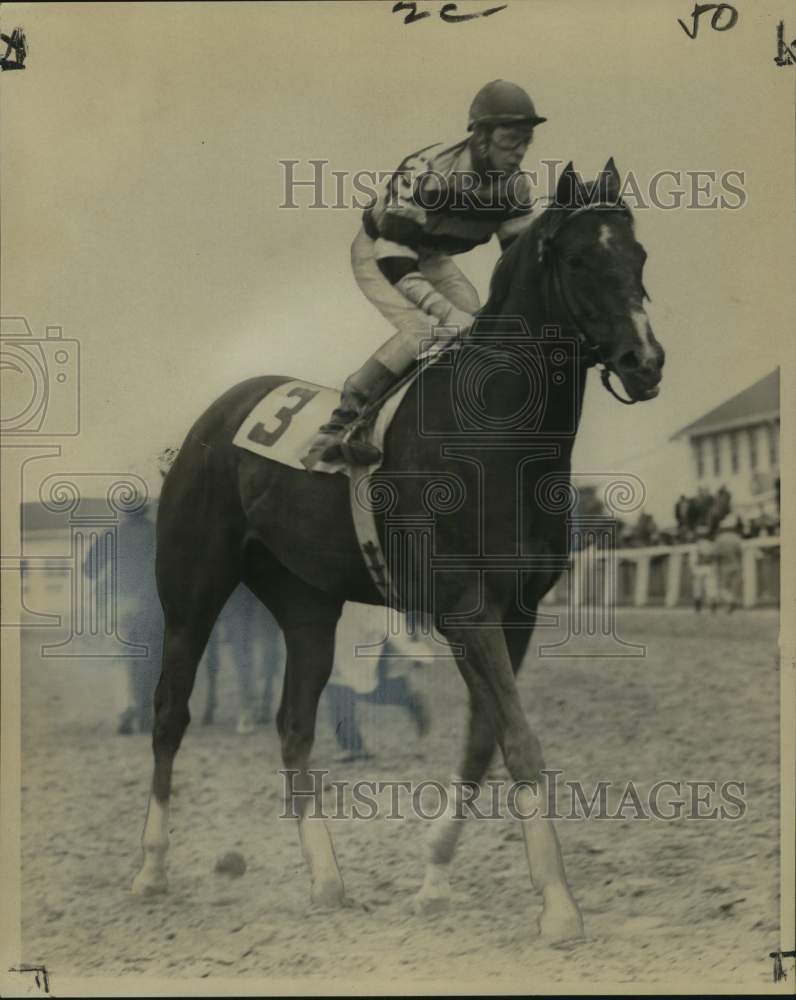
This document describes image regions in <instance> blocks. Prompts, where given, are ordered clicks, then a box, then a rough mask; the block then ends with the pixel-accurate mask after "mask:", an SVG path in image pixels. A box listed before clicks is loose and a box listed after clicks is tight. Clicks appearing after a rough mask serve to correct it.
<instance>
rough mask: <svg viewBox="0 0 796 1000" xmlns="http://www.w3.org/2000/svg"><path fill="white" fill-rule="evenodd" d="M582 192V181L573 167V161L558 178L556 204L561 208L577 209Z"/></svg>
mask: <svg viewBox="0 0 796 1000" xmlns="http://www.w3.org/2000/svg"><path fill="white" fill-rule="evenodd" d="M580 190H581V186H580V181H579V180H578V175H577V174H576V173H575V168H574V167H573V166H572V160H570V161H569V163H568V164H567V165H566V166H565V167H564V169H563V171H562V173H561V176H560V177H559V178H558V186H557V187H556V198H555V204H556V205H558V206H559V207H560V208H575V207H576V206H577V205H578V194H579V193H580Z"/></svg>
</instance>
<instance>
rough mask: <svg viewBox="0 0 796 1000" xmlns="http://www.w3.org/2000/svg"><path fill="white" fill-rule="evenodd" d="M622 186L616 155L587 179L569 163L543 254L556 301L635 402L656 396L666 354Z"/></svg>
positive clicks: (546, 223) (544, 233) (550, 213)
mask: <svg viewBox="0 0 796 1000" xmlns="http://www.w3.org/2000/svg"><path fill="white" fill-rule="evenodd" d="M619 190H620V179H619V174H618V173H617V170H616V167H615V166H614V161H613V160H612V159H611V160H609V161H608V163H607V165H606V167H605V169H604V170H603V172H602V173H601V174H600V176H599V178H598V179H597V180H596V181H593V182H591V183H589V184H582V183H581V182H580V181H579V179H578V177H577V174H575V172H574V170H573V169H572V164H571V163H569V164H568V165H567V167H566V168H565V169H564V172H563V173H562V175H561V178H560V180H559V183H558V187H557V190H556V197H555V202H554V203H553V205H552V206H551V207H550V208H549V209H548V210H547V212H546V213H545V215H544V216H543V217H542V220H541V221H542V225H541V226H540V232H539V236H540V240H539V254H540V258H541V260H542V263H543V266H544V268H545V271H546V273H547V274H548V276H549V278H550V280H551V283H552V289H553V294H554V295H555V296H556V298H557V299H558V306H559V308H561V309H563V310H564V313H565V315H566V318H567V320H568V321H569V322H571V323H572V324H573V325H574V327H575V328H576V330H577V332H578V334H579V335H580V336H581V338H582V339H583V341H585V343H584V347H585V348H586V349H587V350H590V351H591V352H592V353H593V355H594V359H595V360H596V361H600V362H602V363H603V364H604V365H605V367H606V368H607V369H609V370H610V371H613V372H615V373H616V374H617V375H618V376H619V378H620V379H621V380H622V384H623V386H624V388H625V391H626V392H627V394H628V395H629V397H630V399H631V400H632V401H633V402H636V401H640V400H646V399H652V398H653V397H655V396H657V395H658V391H659V390H658V384H659V382H660V381H661V369H662V368H663V361H664V352H663V348H662V347H661V345H660V344H659V343H658V341H657V340H656V339H655V336H654V334H653V332H652V328H651V326H650V323H649V319H648V318H647V313H646V312H645V310H644V300H645V299H646V298H647V294H646V292H645V290H644V285H643V283H642V271H643V269H644V261H645V259H646V253H645V252H644V248H643V247H642V246H641V244H640V243H639V242H638V241H637V240H636V238H635V235H634V232H633V217H632V215H631V213H630V210H629V209H628V208H627V207H626V206H625V205H623V204H622V202H621V199H620V195H619ZM606 384H607V383H606Z"/></svg>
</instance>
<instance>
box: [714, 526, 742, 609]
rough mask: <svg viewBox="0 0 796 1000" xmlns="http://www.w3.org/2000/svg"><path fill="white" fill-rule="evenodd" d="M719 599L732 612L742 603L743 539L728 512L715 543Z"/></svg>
mask: <svg viewBox="0 0 796 1000" xmlns="http://www.w3.org/2000/svg"><path fill="white" fill-rule="evenodd" d="M714 554H715V560H716V573H717V577H718V581H717V582H718V599H719V601H720V602H721V603H722V604H723V605H724V606H725V607H726V608H727V613H728V614H732V612H733V611H734V610H735V609H736V608H737V607H738V606H739V605H740V603H741V581H742V565H741V564H742V558H743V550H742V548H741V539H740V537H739V535H738V532H737V531H736V530H735V523H734V520H733V517H732V515H731V514H729V513H728V514H726V515H725V517H724V519H723V520H722V522H721V524H720V525H719V529H718V533H717V534H716V540H715V544H714Z"/></svg>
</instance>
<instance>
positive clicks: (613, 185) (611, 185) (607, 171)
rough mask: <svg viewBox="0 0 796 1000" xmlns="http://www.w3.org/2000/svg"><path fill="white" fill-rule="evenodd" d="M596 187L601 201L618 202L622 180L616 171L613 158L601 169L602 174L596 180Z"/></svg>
mask: <svg viewBox="0 0 796 1000" xmlns="http://www.w3.org/2000/svg"><path fill="white" fill-rule="evenodd" d="M597 185H598V189H599V192H600V197H601V199H602V200H603V201H607V202H611V203H613V202H617V201H619V192H620V190H621V187H622V179H621V178H620V176H619V171H618V170H617V169H616V164H615V163H614V158H613V156H612V157H611V159H610V160H609V161H608V162H607V163H606V164H605V166H604V167H603V169H602V173H601V174H600V176H599V178H598V179H597Z"/></svg>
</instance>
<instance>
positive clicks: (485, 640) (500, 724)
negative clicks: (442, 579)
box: [445, 619, 583, 942]
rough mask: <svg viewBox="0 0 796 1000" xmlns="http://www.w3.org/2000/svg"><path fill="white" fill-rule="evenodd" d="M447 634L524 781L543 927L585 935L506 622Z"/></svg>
mask: <svg viewBox="0 0 796 1000" xmlns="http://www.w3.org/2000/svg"><path fill="white" fill-rule="evenodd" d="M493 620H494V619H493ZM445 635H446V638H447V639H448V640H449V641H450V642H451V644H454V645H459V646H462V647H463V648H464V655H463V656H462V657H460V658H459V659H458V660H457V663H458V666H459V670H460V671H461V673H462V676H463V677H464V679H465V681H466V682H467V685H468V688H469V690H470V699H471V715H477V716H479V717H482V718H484V719H485V720H488V721H489V723H490V724H491V727H492V730H493V732H494V734H495V737H496V739H497V742H498V744H499V746H500V748H501V751H502V753H503V759H504V761H505V763H506V768H507V769H508V772H509V775H510V776H511V779H512V781H514V782H516V783H522V785H523V787H522V788H521V789H520V791H519V793H518V794H517V796H516V804H517V811H518V814H519V815H520V816H527V817H529V818H528V819H523V820H522V821H521V822H522V827H523V834H524V838H525V850H526V854H527V857H528V864H529V868H530V875H531V881H532V882H533V884H534V886H535V887H536V888H537V890H538V891H540V892H541V893H542V898H543V910H542V915H541V918H540V921H539V927H540V932H541V934H542V936H543V937H544V938H545V939H547V940H549V941H551V942H561V941H566V940H573V939H578V938H581V937H583V921H582V918H581V915H580V911H579V910H578V907H577V904H576V903H575V900H574V899H573V897H572V893H571V891H570V888H569V885H568V883H567V878H566V874H565V872H564V862H563V859H562V856H561V848H560V846H559V843H558V837H557V836H556V832H555V828H554V827H553V824H552V821H551V820H550V819H549V818H547V817H546V816H545V807H546V803H547V794H546V787H545V785H546V780H545V776H544V774H543V773H542V772H543V771H544V767H545V764H544V758H543V756H542V748H541V745H540V743H539V740H538V738H537V737H536V735H535V734H534V733H533V732H532V731H531V728H530V726H529V725H528V720H527V719H526V717H525V713H524V712H523V709H522V704H521V702H520V697H519V693H518V691H517V685H516V682H515V678H514V671H513V669H512V663H511V658H510V656H509V651H508V647H507V644H506V637H505V633H504V631H503V629H502V628H501V627H500V626H484V627H480V628H479V627H475V628H458V627H457V628H448V629H446V630H445ZM476 731H477V730H476ZM484 731H485V730H484ZM472 732H473V727H472V724H471V733H472ZM483 752H484V754H485V753H486V751H485V750H484V751H483ZM486 766H488V760H487V762H486V765H484V767H486ZM457 824H458V825H459V826H460V825H461V821H459V820H452V821H451V827H455V826H456V825H457ZM454 843H455V838H454Z"/></svg>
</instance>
